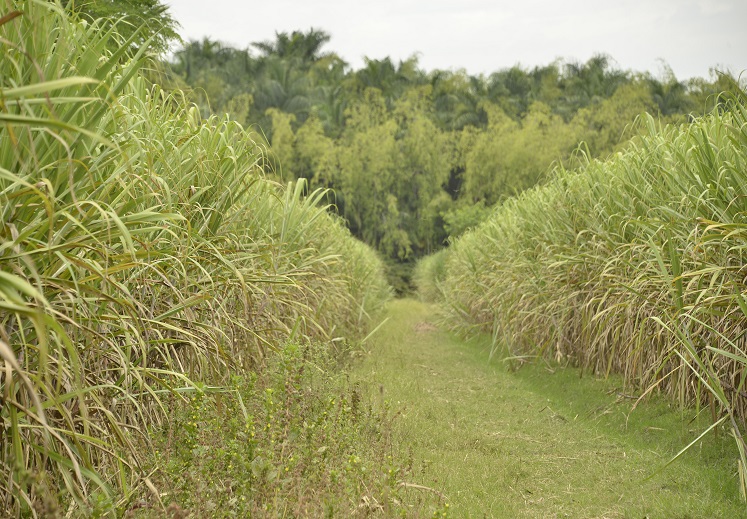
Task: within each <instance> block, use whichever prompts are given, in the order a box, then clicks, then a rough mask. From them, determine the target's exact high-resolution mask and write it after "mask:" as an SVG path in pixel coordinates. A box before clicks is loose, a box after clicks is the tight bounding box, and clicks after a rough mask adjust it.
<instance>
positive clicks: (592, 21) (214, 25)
mask: <svg viewBox="0 0 747 519" xmlns="http://www.w3.org/2000/svg"><path fill="white" fill-rule="evenodd" d="M164 3H166V4H167V5H169V6H170V10H171V13H172V16H174V18H175V19H176V20H177V21H178V22H179V23H180V24H181V26H182V27H181V30H180V34H181V35H182V37H183V38H185V39H201V38H202V37H203V36H209V37H210V38H212V39H217V40H220V41H223V42H225V43H228V44H231V45H232V46H235V47H239V48H246V47H248V46H249V44H250V43H251V42H255V41H265V40H274V37H275V32H276V31H278V32H283V31H285V32H292V31H294V30H304V31H306V30H308V29H309V28H311V27H314V28H316V29H322V30H324V31H326V32H327V33H329V34H331V36H332V40H331V41H330V42H329V43H328V44H327V45H326V46H325V47H324V49H323V50H325V51H334V52H336V53H337V54H338V55H340V56H341V57H342V58H343V59H344V60H345V61H347V62H348V63H349V64H350V65H351V66H352V67H354V68H360V67H361V66H362V65H363V56H367V57H370V58H376V59H381V58H384V57H386V56H389V57H391V58H392V59H393V60H395V61H398V60H402V59H407V58H408V57H410V56H412V55H413V54H416V53H417V54H418V55H419V58H420V60H419V63H420V67H421V68H424V69H426V70H429V71H430V70H433V69H436V68H438V69H447V70H457V69H466V70H467V72H469V73H470V74H480V73H488V74H489V73H490V72H494V71H496V70H499V69H504V68H508V67H511V66H513V65H515V64H517V63H518V64H521V65H522V66H523V67H526V68H531V67H534V66H537V65H547V64H549V63H551V62H553V61H554V60H555V59H558V58H562V59H564V60H578V61H582V62H583V61H586V60H588V59H589V58H590V57H591V56H592V55H594V54H595V53H605V54H608V55H610V56H611V57H612V58H613V59H614V62H613V64H614V65H615V66H616V67H618V68H621V69H624V70H634V71H638V72H643V71H649V72H652V73H653V74H655V75H659V74H660V73H661V72H662V65H661V60H663V61H665V62H666V63H668V64H669V66H671V68H672V70H673V71H674V73H675V75H676V76H677V78H678V79H680V80H684V79H688V78H691V77H695V76H699V77H705V78H709V77H710V74H709V69H710V68H713V67H718V68H719V69H724V68H726V69H728V70H731V72H733V73H735V74H737V75H738V74H739V73H740V72H742V71H747V0H710V1H709V0H617V1H610V0H596V1H594V0H563V1H561V0H554V1H553V0H512V1H506V0H493V1H490V0H394V1H393V0H378V1H377V0H368V1H364V2H363V1H358V0H269V1H268V0H262V1H254V0H208V1H205V0H165V2H164ZM744 75H745V76H747V72H745V74H744Z"/></svg>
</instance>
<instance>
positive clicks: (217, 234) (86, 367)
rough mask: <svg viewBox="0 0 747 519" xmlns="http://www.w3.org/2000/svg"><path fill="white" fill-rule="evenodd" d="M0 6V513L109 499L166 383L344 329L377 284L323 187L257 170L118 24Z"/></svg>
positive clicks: (82, 508) (243, 146) (188, 381)
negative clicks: (152, 66)
mask: <svg viewBox="0 0 747 519" xmlns="http://www.w3.org/2000/svg"><path fill="white" fill-rule="evenodd" d="M0 6H2V7H1V9H2V10H1V11H0V54H2V56H3V58H2V59H1V60H0V124H1V125H2V126H0V218H1V220H0V359H1V360H0V392H1V395H0V397H1V398H2V400H1V401H0V406H1V407H0V437H1V439H2V441H0V515H30V516H43V515H45V514H46V513H47V512H49V510H51V509H52V508H54V507H56V506H58V504H59V503H60V502H63V503H67V505H68V506H70V508H69V511H72V512H75V510H78V512H77V513H78V514H80V513H82V514H86V513H89V512H90V511H91V510H92V508H95V507H99V508H102V509H104V510H106V509H109V510H111V509H116V508H120V509H121V507H123V506H124V505H125V504H126V503H127V502H128V500H129V499H131V498H132V496H133V495H134V494H135V493H136V492H138V491H139V488H140V487H142V486H143V485H151V484H150V482H149V480H148V479H147V477H146V475H145V474H143V473H142V470H140V468H139V463H140V454H139V453H138V452H137V451H136V449H135V448H134V444H135V441H134V439H135V438H136V437H137V438H138V442H142V441H143V440H142V438H141V437H145V436H147V429H148V427H149V426H151V425H153V424H158V423H160V422H161V421H162V420H164V419H165V415H164V412H165V408H164V406H163V402H162V400H161V397H162V396H163V395H166V394H173V395H177V396H178V395H179V394H181V393H180V392H179V391H177V389H179V390H180V391H181V390H183V389H184V388H196V387H197V386H198V382H200V383H206V382H212V383H216V382H217V383H219V382H220V381H221V380H223V379H225V377H227V376H228V375H229V374H230V373H235V372H237V371H238V370H246V369H261V364H262V358H263V356H264V355H267V354H268V350H271V349H272V348H274V347H275V346H274V345H276V344H278V341H283V340H287V339H288V338H291V337H293V338H295V339H298V340H312V339H314V340H321V341H333V340H337V339H340V338H342V337H346V338H355V337H360V336H362V335H360V334H361V333H363V332H364V329H365V327H366V325H367V324H368V320H369V315H370V314H372V313H373V312H374V311H375V310H376V309H377V308H378V306H380V305H381V304H382V302H383V301H384V300H385V299H386V298H388V297H389V288H388V286H387V285H386V283H385V281H384V277H383V268H382V265H381V263H380V261H379V260H378V258H377V257H376V256H375V255H374V254H373V252H372V251H371V250H370V249H368V248H366V247H364V246H362V245H361V244H359V243H358V242H356V241H355V240H353V239H352V237H351V236H350V234H349V233H348V232H347V231H346V230H345V229H344V228H343V227H342V226H341V225H340V224H339V222H337V221H335V220H334V219H333V218H332V217H330V216H329V215H328V214H327V212H326V211H325V208H324V207H323V206H322V205H321V204H320V203H319V202H320V201H321V200H322V199H324V198H325V193H324V192H321V191H318V192H314V193H312V194H310V195H309V196H306V197H304V196H302V194H303V192H304V186H303V185H302V184H296V185H289V186H288V187H287V188H283V186H278V185H274V184H272V183H270V182H268V181H266V180H264V179H263V178H261V176H260V175H259V171H261V168H260V162H261V161H262V160H263V153H262V150H260V149H258V148H257V146H256V145H255V144H254V141H253V140H252V137H251V135H250V134H249V133H247V132H246V131H244V130H243V129H242V128H241V127H240V126H239V125H238V124H236V123H233V122H231V121H229V120H227V119H225V120H224V119H219V118H211V119H210V120H207V121H203V120H201V119H200V118H199V115H198V114H197V110H196V109H195V108H194V107H191V106H190V105H188V104H187V103H186V101H185V100H184V99H183V97H182V96H181V94H180V93H178V92H177V93H167V92H164V91H162V90H160V89H158V88H156V87H151V86H149V85H147V84H146V82H145V81H144V80H143V79H142V78H141V77H140V76H139V70H140V68H141V67H142V66H143V64H144V63H145V62H146V59H147V57H146V56H144V55H136V56H128V55H126V50H125V49H128V48H130V47H131V46H130V45H128V44H127V43H126V42H122V44H121V45H120V46H119V48H121V49H123V50H121V51H119V52H117V53H114V54H112V53H110V52H109V51H107V48H112V45H111V41H112V39H114V40H117V41H119V40H120V38H119V36H118V35H117V33H116V32H115V31H116V29H111V30H109V31H105V30H103V29H102V26H99V25H98V24H96V23H93V24H89V25H86V24H83V23H75V22H72V21H70V20H69V19H68V18H67V17H66V15H65V14H64V13H63V11H62V10H61V9H60V8H59V7H58V6H56V5H55V4H51V3H49V2H44V1H39V2H36V1H33V0H28V1H25V2H15V1H10V0H5V1H4V2H2V3H1V4H0ZM133 37H137V35H135V36H133ZM145 47H146V46H143V48H145ZM145 441H147V439H146V440H145ZM86 511H88V512H86Z"/></svg>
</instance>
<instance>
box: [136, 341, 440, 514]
mask: <svg viewBox="0 0 747 519" xmlns="http://www.w3.org/2000/svg"><path fill="white" fill-rule="evenodd" d="M341 368H343V367H342V366H341V365H340V363H339V358H338V357H336V356H334V357H333V356H331V355H330V354H329V350H327V349H324V348H319V347H315V346H299V345H297V344H289V345H287V346H286V347H285V348H284V349H283V350H282V351H281V352H279V353H278V354H277V355H276V356H274V357H273V358H272V359H271V361H270V362H269V363H268V365H267V366H266V367H265V369H264V370H262V372H261V373H259V374H257V375H252V376H250V377H248V378H234V380H233V381H232V385H231V387H230V390H229V391H225V390H222V391H220V392H215V391H211V390H210V388H204V389H203V390H202V391H201V392H196V393H194V394H192V395H191V396H190V398H189V399H188V400H187V401H186V402H181V401H177V400H174V401H172V402H171V403H170V406H171V409H172V410H173V420H172V422H171V424H170V425H169V426H168V427H165V428H160V429H157V430H154V431H153V434H152V435H151V441H153V444H154V445H155V448H156V450H155V451H154V453H153V456H152V457H151V458H150V462H149V464H150V465H151V466H152V467H153V470H155V472H154V474H153V476H152V480H153V483H154V485H155V486H156V487H157V488H159V489H160V490H161V492H162V493H160V494H159V495H158V497H156V496H155V495H154V494H152V493H148V492H147V489H144V492H143V494H142V499H141V500H139V501H136V502H134V503H133V504H132V506H131V507H130V509H129V510H128V511H127V514H128V516H131V517H162V514H163V508H164V506H165V507H166V509H167V510H168V511H169V512H170V513H171V514H172V517H187V516H189V517H363V516H368V515H371V514H375V515H382V514H383V515H385V516H387V517H392V516H410V515H412V514H413V513H416V514H417V515H428V516H430V515H432V513H433V512H434V511H436V510H437V509H438V507H439V505H438V501H439V497H438V496H437V495H435V496H434V495H426V496H414V497H415V498H414V499H413V496H411V495H408V492H407V491H408V488H407V486H406V485H403V482H404V481H409V480H410V479H411V477H412V473H413V464H414V461H413V459H412V457H411V456H408V455H407V451H406V450H405V451H402V450H398V449H395V447H394V443H393V438H392V430H393V429H392V424H393V422H395V421H396V419H397V416H396V414H397V413H396V412H395V411H394V410H393V409H392V407H391V406H390V405H389V404H384V403H383V402H382V401H381V399H380V398H378V390H376V389H375V388H374V390H373V391H370V390H369V388H368V387H366V386H363V385H362V384H360V383H356V382H352V381H351V380H350V378H349V376H348V374H347V372H346V370H345V369H341ZM226 389H227V388H226ZM159 501H161V503H159Z"/></svg>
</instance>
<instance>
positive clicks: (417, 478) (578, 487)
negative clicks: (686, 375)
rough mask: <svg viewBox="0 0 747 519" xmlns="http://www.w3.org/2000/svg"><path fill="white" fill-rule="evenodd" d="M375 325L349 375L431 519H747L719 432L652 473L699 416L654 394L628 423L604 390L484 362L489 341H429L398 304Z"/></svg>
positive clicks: (576, 378) (424, 326)
mask: <svg viewBox="0 0 747 519" xmlns="http://www.w3.org/2000/svg"><path fill="white" fill-rule="evenodd" d="M388 316H389V321H387V323H386V324H385V325H384V326H382V328H381V329H380V330H379V332H378V334H377V338H376V344H375V346H372V347H371V352H370V354H369V355H368V356H367V358H366V359H365V360H364V361H363V362H362V363H361V364H360V365H359V366H358V367H356V368H355V369H354V371H353V376H354V377H355V378H358V379H360V380H362V381H365V383H367V384H370V387H373V388H378V391H380V393H381V396H380V398H381V399H382V402H388V405H391V406H392V407H393V408H394V409H395V410H400V411H401V415H400V417H399V419H398V420H397V421H396V423H395V428H394V433H393V434H394V436H395V438H394V445H395V446H396V448H398V449H400V450H401V452H402V453H408V454H407V455H411V457H412V460H413V473H412V474H411V476H410V477H412V478H414V479H413V480H412V481H406V482H405V483H409V484H416V485H421V486H424V487H429V488H430V489H433V490H434V491H438V492H441V493H443V494H444V495H445V496H446V498H447V500H446V502H447V503H448V504H449V506H448V507H446V506H444V508H443V509H442V510H440V511H439V512H438V515H439V516H443V513H444V511H446V512H447V514H448V516H449V517H453V518H462V517H573V518H578V517H580V518H591V517H599V518H601V517H606V518H622V517H635V518H640V519H643V518H645V517H647V518H651V519H653V518H658V517H661V518H686V517H689V518H706V517H724V518H734V517H747V514H746V513H745V505H744V504H743V503H741V502H740V499H739V492H738V489H737V481H736V478H737V476H736V466H737V465H736V459H735V458H734V453H733V452H734V451H733V445H732V444H731V443H730V442H732V440H731V438H729V437H728V436H727V433H726V432H725V431H722V432H721V433H720V434H719V436H718V437H716V436H715V435H714V434H713V433H710V434H709V435H707V436H706V437H705V438H704V439H703V440H702V441H701V442H698V443H697V444H696V445H695V446H694V447H693V449H691V450H690V451H688V452H687V453H685V454H684V455H683V456H682V457H681V458H680V459H678V460H677V461H675V462H674V463H673V464H671V465H670V466H668V467H666V468H664V469H662V470H658V472H657V469H660V468H661V467H662V466H663V465H664V464H665V463H666V461H667V460H669V459H670V458H671V457H672V456H673V455H674V454H676V453H677V452H678V451H679V450H680V449H681V448H682V447H683V446H685V445H687V444H688V443H690V442H691V441H692V440H693V439H695V438H697V436H698V434H699V433H700V432H701V431H703V430H705V429H706V428H707V425H708V417H707V416H705V415H706V414H707V410H706V411H703V412H702V413H701V415H702V416H700V417H697V418H695V414H696V412H695V410H689V411H684V412H683V411H680V410H679V409H678V406H677V405H676V404H673V403H672V404H670V403H668V402H666V401H665V400H663V399H660V398H658V397H654V398H652V399H648V400H647V401H646V402H645V403H643V404H640V405H639V406H638V407H637V408H636V409H635V410H634V411H633V412H631V408H632V406H633V403H634V401H635V400H634V399H633V398H631V397H632V396H634V395H630V394H626V390H624V389H623V388H622V385H621V383H620V382H619V381H617V380H606V381H605V380H598V379H596V378H595V377H594V376H593V374H584V376H583V377H581V376H580V372H579V371H578V370H576V369H573V368H558V367H551V366H548V365H547V364H545V363H541V364H536V363H527V364H524V365H523V366H521V368H520V369H518V370H513V371H512V370H511V369H509V366H507V365H506V363H504V362H502V361H501V360H500V358H498V357H499V356H496V357H495V358H494V359H493V360H492V361H490V362H489V361H488V355H489V340H488V339H487V338H482V339H479V338H478V339H475V340H472V341H468V342H464V341H461V340H460V339H458V338H456V337H455V336H453V335H451V334H449V333H447V332H444V331H441V330H439V329H438V328H437V326H436V325H435V324H434V323H435V322H436V321H437V317H436V310H435V307H433V306H429V305H425V304H422V303H419V302H416V301H413V300H398V301H394V302H393V303H392V304H391V306H390V308H389V313H388ZM647 478H648V479H647ZM408 492H414V493H415V492H422V493H430V492H431V490H427V489H423V488H418V487H414V486H413V487H408ZM413 515H415V514H413Z"/></svg>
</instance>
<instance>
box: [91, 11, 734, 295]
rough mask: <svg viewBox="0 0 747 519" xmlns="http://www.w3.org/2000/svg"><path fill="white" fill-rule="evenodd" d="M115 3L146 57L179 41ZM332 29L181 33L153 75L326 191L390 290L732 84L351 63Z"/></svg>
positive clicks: (272, 168) (291, 174)
mask: <svg viewBox="0 0 747 519" xmlns="http://www.w3.org/2000/svg"><path fill="white" fill-rule="evenodd" d="M93 5H100V6H108V7H106V9H108V10H109V11H110V10H111V9H113V8H112V7H111V6H110V5H109V3H107V2H103V3H101V2H99V3H98V4H93ZM127 6H129V7H127ZM117 8H118V9H119V10H120V11H122V13H123V14H125V15H129V16H130V19H132V18H136V17H137V16H141V17H142V18H143V20H141V21H142V22H143V23H140V24H139V29H138V30H141V31H142V32H143V33H144V35H147V34H148V33H149V31H150V32H151V33H153V34H156V37H155V39H154V40H152V43H151V45H153V46H154V49H155V50H156V51H160V52H163V50H164V49H165V48H166V47H167V46H168V44H169V42H171V41H174V39H176V38H177V36H176V34H177V31H178V28H177V24H176V21H175V20H173V19H172V18H171V17H170V15H169V13H168V11H167V9H165V8H164V6H163V5H161V4H160V2H159V1H158V0H129V1H127V2H122V4H121V5H120V6H118V7H117ZM98 9H99V10H102V9H103V7H99V8H98ZM89 10H90V8H89ZM94 11H95V9H94ZM109 11H107V12H104V13H99V12H93V13H88V15H89V16H98V15H101V14H106V15H111V14H112V13H111V12H109ZM137 13H143V14H142V15H138V14H137ZM154 20H155V22H154ZM136 21H137V20H136ZM145 21H147V25H146V24H145ZM159 24H160V25H159ZM132 27H133V30H135V29H136V27H138V24H137V23H133V25H132ZM330 39H331V36H330V35H329V34H328V33H326V32H324V31H323V30H318V29H310V30H308V31H294V32H292V33H285V32H279V33H276V37H275V40H274V41H264V42H257V43H253V44H252V45H251V46H250V47H249V48H245V49H239V48H234V47H231V46H227V45H225V44H222V43H220V42H219V41H217V40H214V39H208V38H206V39H203V40H202V41H187V42H183V43H181V44H180V45H178V46H177V49H176V51H175V52H173V53H172V54H171V55H170V57H169V58H168V59H165V60H163V61H162V62H161V65H162V66H160V67H155V69H156V70H157V71H158V72H157V73H154V74H153V78H154V80H155V81H157V82H158V83H160V84H161V85H162V86H164V87H166V88H169V89H174V88H181V89H183V90H184V91H185V92H186V93H187V95H188V96H189V97H190V99H191V100H192V101H193V102H194V103H196V105H197V106H198V108H199V110H200V112H201V114H202V116H203V117H208V116H210V115H212V114H217V115H221V116H223V115H224V114H228V117H230V118H231V119H233V120H236V121H238V122H240V123H241V124H243V125H244V126H246V127H251V128H253V129H254V130H255V132H256V134H257V139H258V140H259V141H260V143H261V144H263V145H265V146H266V147H267V149H268V152H269V153H268V160H267V163H266V164H265V169H266V171H267V173H268V175H271V176H274V177H276V178H277V179H278V180H279V181H283V182H287V181H292V180H295V179H299V178H305V179H307V180H308V181H309V186H310V189H312V190H313V189H316V188H331V189H332V190H334V195H333V196H330V197H328V201H329V202H330V203H332V204H333V208H334V209H333V210H335V211H336V212H337V213H338V214H339V215H340V216H341V217H342V218H344V220H345V221H346V223H347V225H348V227H349V228H350V230H351V231H352V232H353V234H354V235H355V236H357V237H358V238H360V239H361V240H363V241H365V242H366V243H368V244H370V245H372V246H373V247H375V248H376V249H377V250H378V251H380V253H381V254H382V255H383V256H384V257H385V258H386V259H387V260H388V262H389V264H390V266H391V268H392V270H393V275H392V280H393V282H395V284H397V285H398V288H400V289H402V288H403V286H402V284H401V283H400V282H399V280H400V278H401V277H403V276H404V277H406V274H403V273H406V271H407V265H409V264H411V263H412V262H413V261H414V260H415V259H417V258H419V257H421V256H423V255H426V254H429V253H431V252H434V251H435V250H438V249H439V248H442V247H444V246H445V245H446V244H447V243H448V240H449V238H450V237H455V236H458V235H460V234H461V233H462V232H464V231H465V230H466V229H468V228H470V227H472V226H474V225H476V224H477V223H479V222H480V221H481V220H482V219H483V218H484V217H485V216H486V215H487V213H488V212H489V210H490V208H491V206H493V205H495V204H496V203H498V202H500V201H501V200H502V199H504V198H505V197H508V196H511V195H514V194H516V193H518V192H521V191H522V190H525V189H527V188H529V187H532V186H534V185H536V184H537V183H541V182H543V181H544V180H545V179H547V178H548V177H549V176H551V174H552V170H553V168H554V167H558V166H560V167H569V166H578V165H580V164H583V163H584V162H585V161H588V160H590V159H595V158H605V157H607V156H609V155H610V154H611V153H614V152H616V151H618V150H620V149H621V148H622V147H624V146H625V143H626V142H627V141H629V140H630V139H631V138H633V137H635V136H636V134H637V133H638V132H639V130H638V128H637V126H636V124H635V121H636V119H637V117H638V116H639V115H640V114H642V113H644V112H648V113H650V114H653V115H654V116H656V117H657V118H658V120H659V121H660V122H661V123H662V124H666V123H675V124H676V123H684V122H687V121H688V120H689V119H690V118H691V117H693V116H697V115H702V114H704V113H706V112H709V111H711V110H713V108H714V107H715V106H717V105H718V103H719V93H721V92H725V91H730V90H734V89H736V88H739V87H738V85H737V82H736V81H735V79H734V78H733V77H732V76H730V75H728V74H723V73H714V74H713V77H712V78H710V79H705V78H694V79H690V80H688V81H681V80H679V79H677V78H676V77H675V75H674V74H673V73H672V71H671V70H669V69H667V68H666V67H664V71H663V72H662V73H660V74H659V75H658V76H654V75H652V74H651V73H649V72H633V71H625V70H620V69H618V68H615V67H614V66H613V63H614V60H613V59H612V58H611V57H608V56H605V55H597V56H594V57H593V58H591V59H590V60H589V61H587V62H586V63H577V62H571V61H563V60H558V61H556V62H553V63H550V64H548V65H545V66H537V67H534V68H525V67H522V66H519V65H517V66H514V67H512V68H509V69H504V70H498V71H496V72H494V73H492V74H489V75H480V76H474V75H469V74H467V73H465V72H463V71H445V70H432V71H426V70H423V69H421V68H420V67H419V65H418V61H417V58H415V57H413V58H410V59H408V60H406V61H399V62H395V61H393V60H391V59H389V58H385V59H381V60H376V59H366V60H365V66H364V67H363V68H361V69H359V70H354V69H352V68H351V67H350V66H349V65H348V64H347V63H345V61H343V60H342V59H341V58H340V57H339V56H338V55H337V54H336V53H335V52H333V51H329V50H327V44H328V43H329V42H330ZM142 41H143V42H145V41H146V40H145V37H144V38H143V40H142ZM161 55H164V54H163V53H162V54H161ZM398 271H399V272H400V274H401V275H400V274H398V273H397V272H398Z"/></svg>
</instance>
